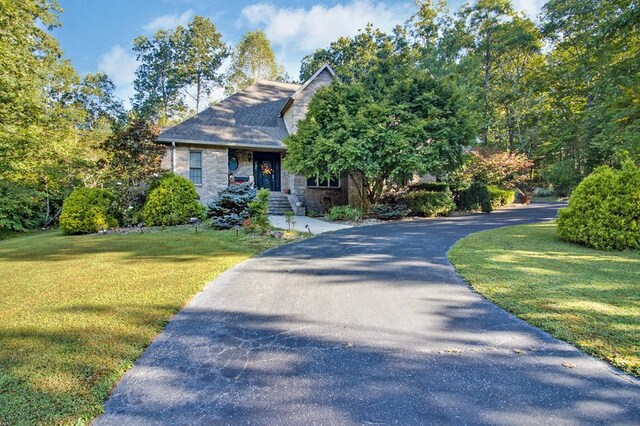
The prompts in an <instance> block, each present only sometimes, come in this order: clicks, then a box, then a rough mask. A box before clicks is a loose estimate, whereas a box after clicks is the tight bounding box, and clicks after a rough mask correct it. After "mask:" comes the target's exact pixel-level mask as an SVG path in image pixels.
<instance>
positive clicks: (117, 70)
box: [98, 44, 138, 107]
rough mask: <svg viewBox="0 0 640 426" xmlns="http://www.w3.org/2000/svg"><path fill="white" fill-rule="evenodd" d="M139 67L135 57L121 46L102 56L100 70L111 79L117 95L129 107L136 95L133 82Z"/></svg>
mask: <svg viewBox="0 0 640 426" xmlns="http://www.w3.org/2000/svg"><path fill="white" fill-rule="evenodd" d="M137 67H138V61H137V60H136V57H135V55H134V54H133V53H132V52H131V51H129V50H126V49H124V48H123V47H122V46H120V45H119V44H118V45H115V46H113V47H112V48H111V50H110V51H109V52H107V53H105V54H104V55H102V56H101V57H100V63H99V64H98V70H100V71H102V72H104V73H106V74H107V75H108V76H109V78H111V81H113V84H115V86H116V95H118V97H120V98H122V100H123V101H124V103H125V106H127V107H129V106H130V103H129V100H130V98H131V97H132V96H133V94H134V90H133V80H134V79H135V72H136V68H137Z"/></svg>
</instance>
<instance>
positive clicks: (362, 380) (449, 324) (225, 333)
mask: <svg viewBox="0 0 640 426" xmlns="http://www.w3.org/2000/svg"><path fill="white" fill-rule="evenodd" d="M558 207H559V205H557V204H547V205H532V206H530V207H528V208H524V207H523V208H516V209H509V210H502V211H498V212H495V213H493V214H491V215H475V216H466V217H455V218H444V219H437V220H416V221H408V222H401V223H390V224H384V225H379V226H368V227H360V228H352V229H346V230H342V231H338V232H334V233H328V234H324V235H322V236H318V237H315V238H312V239H309V240H306V241H303V242H300V243H295V244H290V245H285V246H281V247H279V248H277V249H273V250H270V251H268V252H265V253H264V254H262V255H261V256H258V257H256V258H253V259H251V260H249V261H247V262H245V263H243V264H241V265H239V266H237V267H235V268H233V269H231V270H229V271H227V272H226V273H224V274H222V275H221V276H220V277H219V278H218V279H216V280H215V281H213V282H212V283H210V284H209V285H208V286H207V287H206V289H205V290H204V291H203V292H202V293H200V294H199V295H198V296H196V297H195V298H194V299H193V300H192V301H191V302H190V303H189V304H188V306H187V307H185V308H184V309H183V310H182V311H180V312H179V313H178V314H176V315H175V317H174V318H173V319H172V320H171V321H170V322H169V324H168V325H167V327H166V328H165V330H164V331H163V332H162V333H161V334H160V335H159V336H158V337H157V338H156V339H155V341H154V342H153V343H152V344H151V345H150V346H149V347H148V349H147V350H146V352H145V353H144V354H143V355H142V357H140V359H138V361H137V362H136V363H135V365H134V367H133V368H132V369H131V370H130V371H129V372H128V373H127V374H126V375H125V376H124V378H123V379H122V381H121V382H120V383H119V384H118V386H117V387H116V388H115V390H114V391H113V393H112V395H111V397H110V399H109V400H108V402H107V403H106V406H105V410H106V413H105V414H104V415H102V416H100V417H98V418H97V419H96V420H95V424H98V425H111V424H118V425H121V424H127V425H131V424H171V425H174V424H264V425H278V424H509V425H511V424H536V425H538V424H594V423H607V424H638V422H640V381H638V380H637V379H634V378H632V377H630V376H627V375H625V374H623V373H621V372H619V371H618V370H615V369H614V368H612V367H610V366H609V365H608V364H605V363H603V362H601V361H599V360H596V359H594V358H592V357H590V356H587V355H585V354H583V353H582V352H580V351H578V350H577V349H575V348H574V347H573V346H571V345H569V344H567V343H564V342H561V341H559V340H557V339H555V338H553V337H551V336H550V335H548V334H547V333H545V332H543V331H541V330H539V329H537V328H534V327H532V326H529V325H528V324H526V323H525V322H523V321H521V320H519V319H517V318H515V317H513V316H512V315H510V314H508V313H507V312H505V311H503V310H502V309H500V308H498V307H497V306H495V305H493V304H492V303H490V302H488V301H487V300H486V299H484V298H483V297H482V296H480V295H479V294H477V293H475V292H474V291H473V290H472V289H471V288H470V287H469V286H468V285H467V284H466V283H465V282H464V281H463V280H462V279H461V278H460V277H459V276H458V275H457V274H456V272H455V270H454V269H453V267H452V266H451V264H449V262H448V260H447V256H446V253H447V251H448V249H449V248H450V247H451V246H452V245H453V243H454V242H455V241H456V240H458V239H459V238H461V237H463V236H465V235H467V234H470V233H473V232H477V231H481V230H484V229H489V228H494V227H499V226H507V225H514V224H521V223H531V222H537V221H542V220H547V219H552V218H554V217H555V215H556V211H557V209H558Z"/></svg>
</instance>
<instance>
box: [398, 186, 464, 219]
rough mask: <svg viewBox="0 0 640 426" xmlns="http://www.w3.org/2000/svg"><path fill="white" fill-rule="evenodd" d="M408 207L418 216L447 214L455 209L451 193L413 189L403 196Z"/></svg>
mask: <svg viewBox="0 0 640 426" xmlns="http://www.w3.org/2000/svg"><path fill="white" fill-rule="evenodd" d="M405 200H406V202H407V206H408V207H409V209H410V210H411V211H412V212H413V213H414V214H417V215H420V216H442V215H448V214H449V213H451V212H452V211H453V210H454V209H455V207H456V206H455V204H454V203H453V200H452V199H451V193H450V192H449V191H447V192H432V191H414V192H409V193H408V194H407V195H406V196H405Z"/></svg>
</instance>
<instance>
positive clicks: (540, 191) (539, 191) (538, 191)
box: [533, 188, 558, 197]
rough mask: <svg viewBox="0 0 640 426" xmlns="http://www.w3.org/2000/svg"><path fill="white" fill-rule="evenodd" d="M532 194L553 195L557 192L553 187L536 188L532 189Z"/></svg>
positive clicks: (540, 195) (539, 195)
mask: <svg viewBox="0 0 640 426" xmlns="http://www.w3.org/2000/svg"><path fill="white" fill-rule="evenodd" d="M533 195H535V196H536V197H553V196H555V195H558V194H557V193H556V191H555V189H553V188H536V189H534V190H533Z"/></svg>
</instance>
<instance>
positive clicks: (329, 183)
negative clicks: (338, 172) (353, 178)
mask: <svg viewBox="0 0 640 426" xmlns="http://www.w3.org/2000/svg"><path fill="white" fill-rule="evenodd" d="M307 186H309V187H312V188H340V178H339V177H338V176H332V177H330V178H326V177H321V176H312V177H309V178H307Z"/></svg>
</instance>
